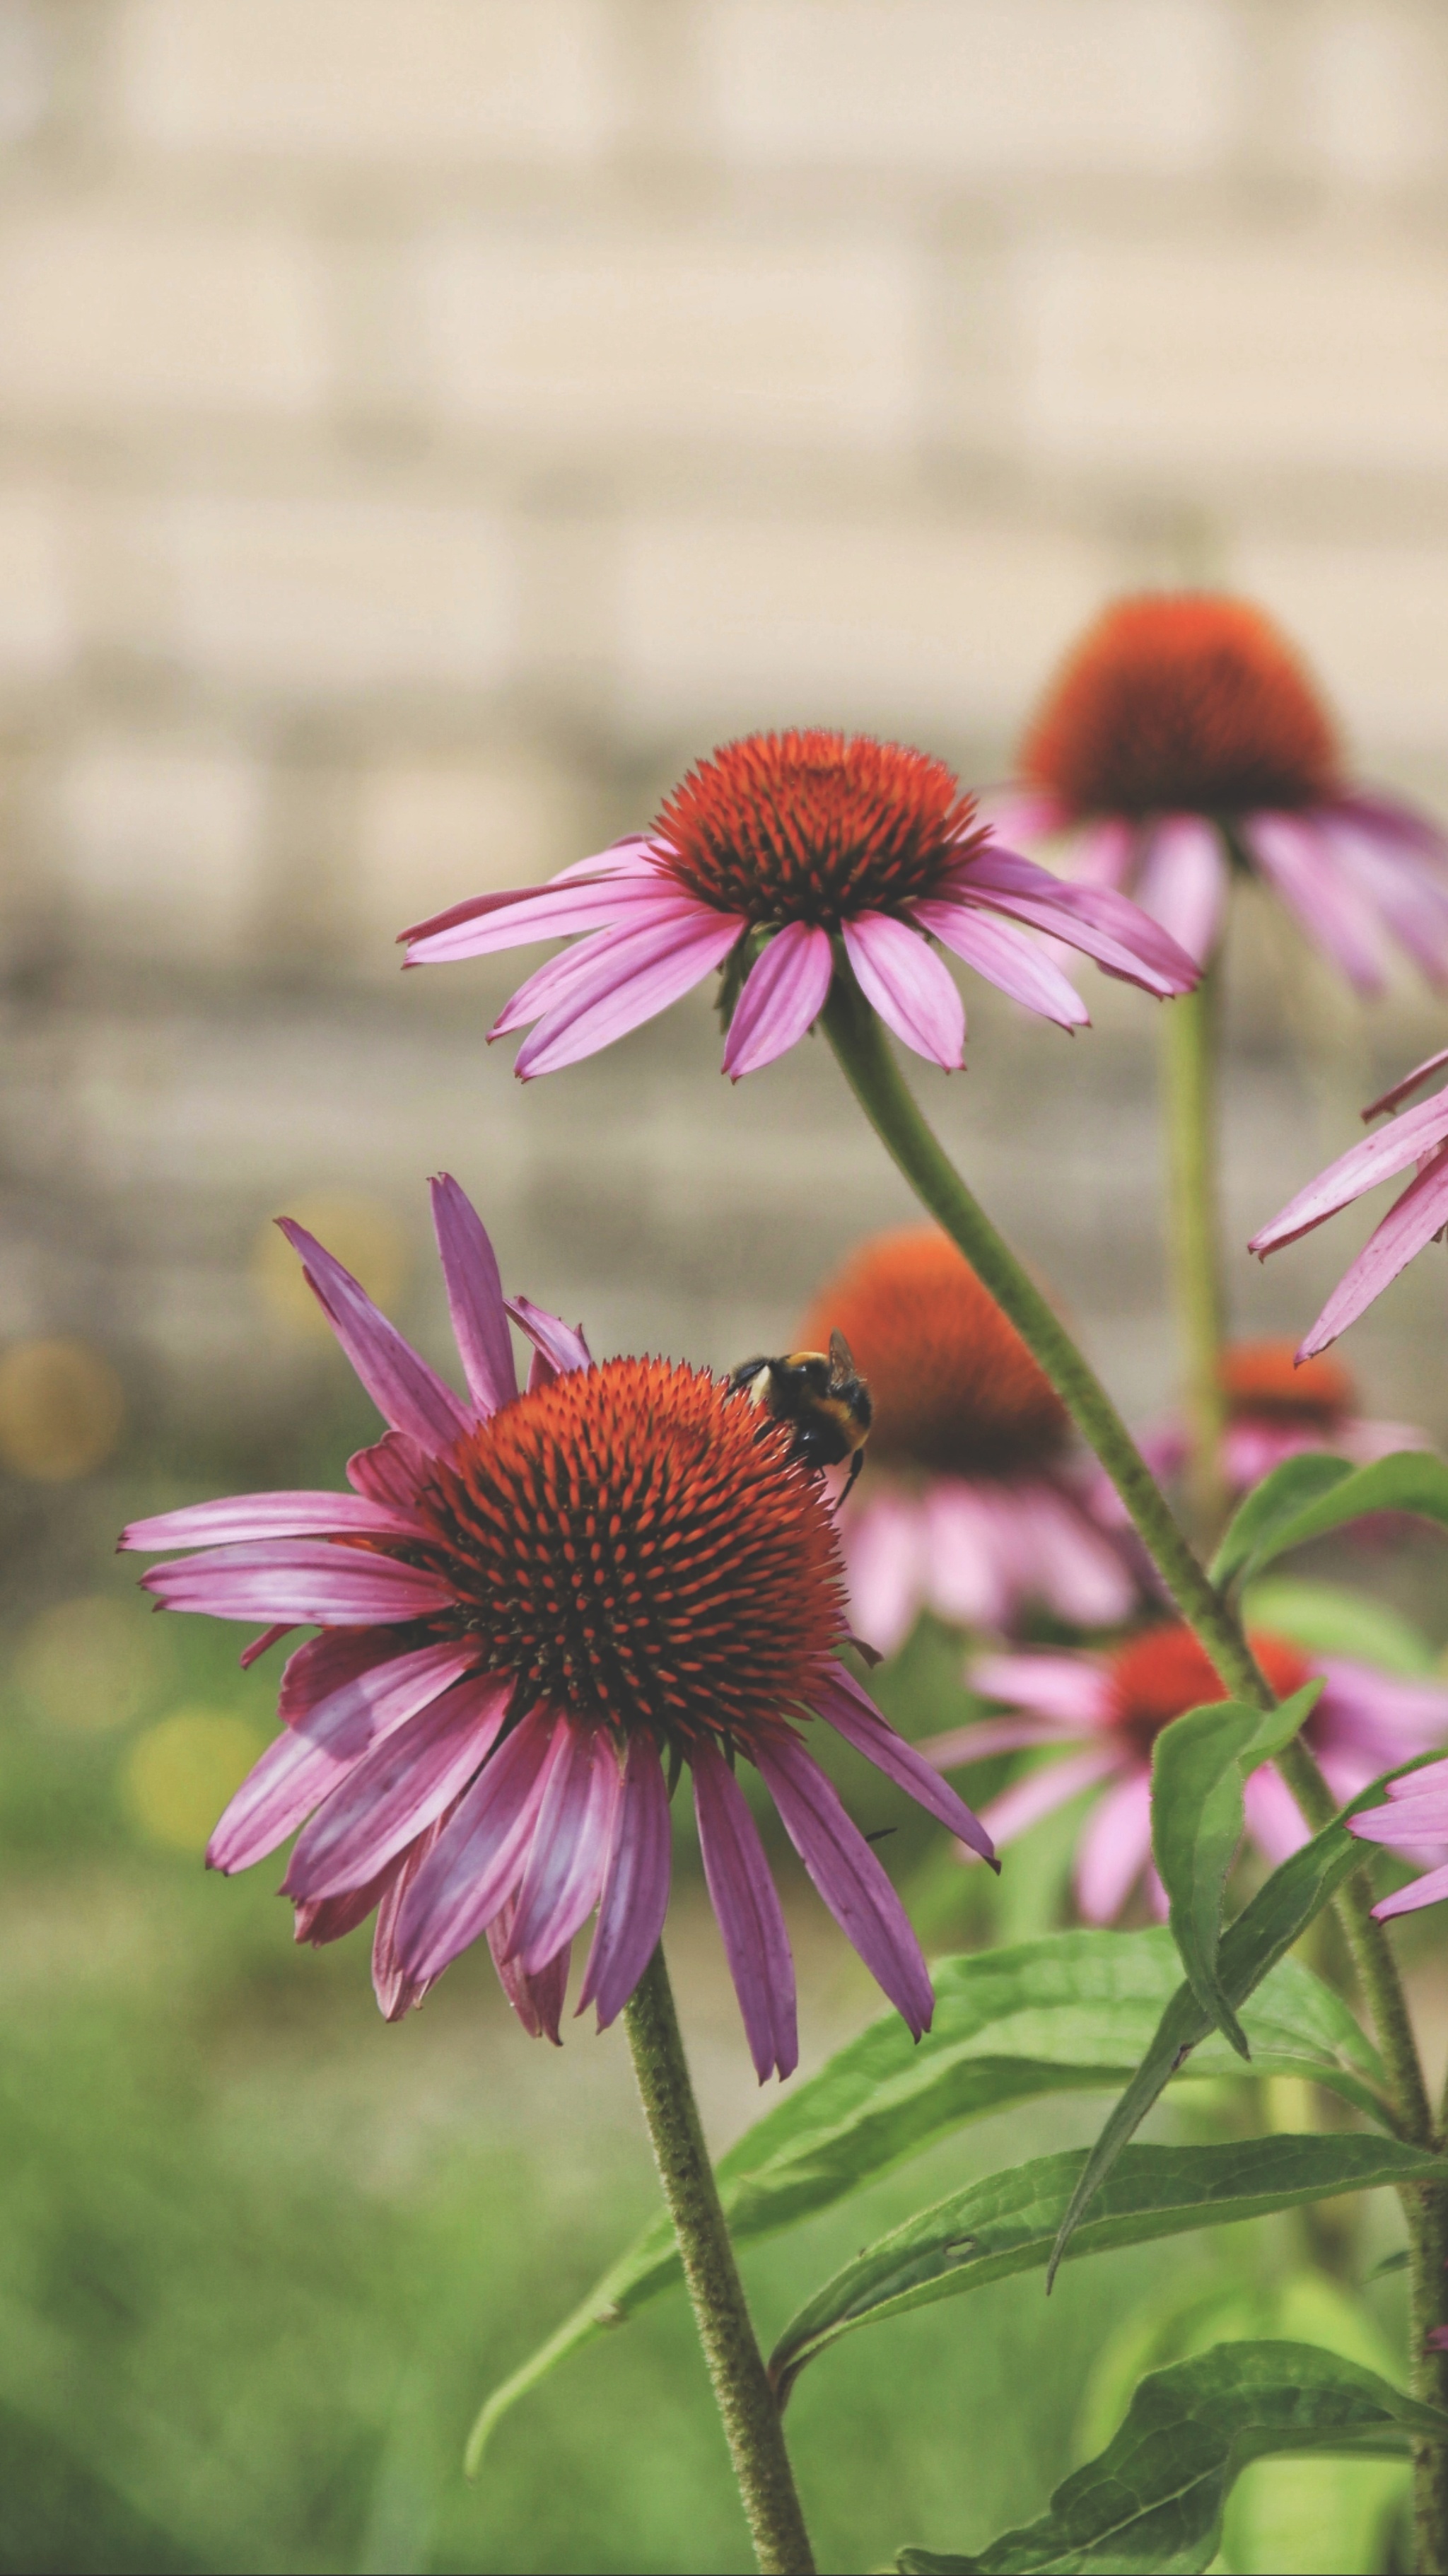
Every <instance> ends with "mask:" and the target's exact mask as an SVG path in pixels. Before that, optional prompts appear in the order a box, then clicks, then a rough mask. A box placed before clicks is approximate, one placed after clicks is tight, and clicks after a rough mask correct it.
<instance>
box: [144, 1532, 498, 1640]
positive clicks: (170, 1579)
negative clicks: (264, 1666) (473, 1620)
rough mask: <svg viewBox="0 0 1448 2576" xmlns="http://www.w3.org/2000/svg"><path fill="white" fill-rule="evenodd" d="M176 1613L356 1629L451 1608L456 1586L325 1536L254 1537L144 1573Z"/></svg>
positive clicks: (151, 1587) (147, 1586)
mask: <svg viewBox="0 0 1448 2576" xmlns="http://www.w3.org/2000/svg"><path fill="white" fill-rule="evenodd" d="M141 1588H142V1590H143V1591H145V1592H153V1593H154V1594H155V1596H156V1599H157V1600H158V1601H160V1602H162V1603H163V1604H164V1606H165V1607H166V1608H167V1609H168V1610H208V1611H209V1612H210V1613H211V1615H212V1617H213V1618H215V1619H285V1620H289V1621H291V1622H292V1623H293V1624H298V1623H300V1622H302V1621H307V1622H309V1623H310V1624H312V1625H314V1626H316V1627H319V1628H354V1627H360V1626H363V1625H365V1624H370V1623H374V1622H375V1623H378V1624H382V1623H386V1624H396V1623H400V1622H402V1621H404V1620H407V1619H420V1618H422V1617H423V1616H424V1615H425V1613H426V1612H427V1611H429V1610H450V1609H451V1608H452V1607H453V1605H454V1602H455V1599H456V1595H455V1594H454V1592H453V1590H452V1587H451V1585H450V1584H447V1583H444V1582H443V1581H442V1578H441V1577H440V1576H439V1575H436V1574H423V1573H421V1572H420V1571H419V1570H418V1568H417V1567H416V1566H411V1565H402V1564H400V1563H399V1562H398V1560H397V1558H396V1557H391V1556H373V1555H372V1554H371V1553H370V1552H369V1551H368V1550H367V1549H365V1548H358V1547H334V1546H330V1545H329V1544H328V1542H327V1541H326V1540H325V1539H301V1538H298V1539H252V1540H248V1541H246V1542H245V1543H244V1544H242V1545H241V1546H239V1547H217V1548H212V1549H211V1550H210V1552H209V1553H208V1554H207V1555H205V1556H173V1557H172V1558H171V1560H170V1562H169V1563H168V1564H166V1565H153V1566H150V1567H148V1569H147V1571H146V1572H145V1573H144V1574H143V1575H142V1577H141Z"/></svg>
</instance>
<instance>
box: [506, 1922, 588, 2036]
mask: <svg viewBox="0 0 1448 2576" xmlns="http://www.w3.org/2000/svg"><path fill="white" fill-rule="evenodd" d="M517 1911H518V1907H517V1900H516V1899H515V1898H514V1897H511V1896H510V1897H508V1898H507V1899H506V1900H505V1902H504V1904H503V1908H502V1911H501V1912H500V1913H498V1914H495V1915H494V1916H493V1919H492V1922H491V1923H490V1924H489V1925H488V1948H489V1949H490V1950H491V1951H492V1954H493V1965H494V1967H495V1968H496V1969H497V1971H498V1983H499V1985H500V1986H501V1987H502V1989H503V1992H504V1994H505V1995H506V1996H507V1998H508V2001H509V2003H510V2004H511V2005H512V2007H513V2010H514V2012H515V2013H516V2014H517V2016H518V2019H519V2021H520V2022H521V2023H522V2025H523V2028H524V2029H525V2030H526V2032H527V2034H528V2037H529V2038H530V2039H551V2040H552V2042H553V2045H554V2047H555V2048H561V2047H562V2045H563V2034H562V2032H561V2031H560V2029H559V2027H558V2025H559V2023H560V2022H561V2021H562V2018H563V2006H564V2002H565V1999H566V1997H567V1994H568V1970H569V1965H570V1962H571V1960H572V1957H573V1943H572V1941H571V1940H570V1941H565V1942H564V1944H563V1947H562V1949H561V1950H560V1951H559V1952H558V1953H557V1955H556V1956H555V1957H554V1958H552V1959H550V1960H549V1961H548V1964H547V1966H546V1967H543V1968H540V1969H539V1971H538V1974H537V1975H536V1976H535V1977H530V1976H529V1974H528V1972H527V1970H526V1968H525V1967H524V1966H523V1964H522V1961H521V1960H519V1959H515V1958H514V1957H513V1955H512V1948H511V1943H512V1937H513V1922H514V1918H515V1916H516V1914H517Z"/></svg>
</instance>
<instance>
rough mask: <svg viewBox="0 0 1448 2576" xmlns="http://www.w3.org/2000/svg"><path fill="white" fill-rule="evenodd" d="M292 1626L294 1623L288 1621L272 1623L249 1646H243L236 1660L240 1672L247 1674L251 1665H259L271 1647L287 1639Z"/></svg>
mask: <svg viewBox="0 0 1448 2576" xmlns="http://www.w3.org/2000/svg"><path fill="white" fill-rule="evenodd" d="M293 1625H294V1622H293V1621H292V1620H290V1619H288V1620H285V1621H277V1622H274V1623H273V1625H272V1626H271V1627H270V1628H263V1630H262V1632H261V1635H260V1636H259V1637H253V1638H252V1641H251V1643H250V1645H249V1646H243V1647H242V1650H241V1652H240V1654H239V1655H238V1656H237V1659H236V1660H237V1662H238V1664H239V1665H240V1667H241V1669H242V1671H243V1672H244V1673H249V1672H250V1670H251V1668H252V1665H253V1664H256V1663H260V1661H261V1658H262V1656H263V1655H266V1654H270V1652H271V1649H272V1647H273V1646H275V1645H277V1644H279V1643H280V1641H281V1639H282V1638H283V1637H289V1636H290V1635H291V1633H292V1628H293Z"/></svg>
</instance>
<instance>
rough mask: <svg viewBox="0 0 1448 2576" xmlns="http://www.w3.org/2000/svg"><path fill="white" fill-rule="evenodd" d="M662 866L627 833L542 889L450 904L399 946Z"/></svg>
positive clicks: (644, 842) (401, 936) (638, 836)
mask: <svg viewBox="0 0 1448 2576" xmlns="http://www.w3.org/2000/svg"><path fill="white" fill-rule="evenodd" d="M660 865H661V861H660V859H659V858H658V857H657V856H655V854H654V851H653V848H652V845H651V843H650V842H649V840H648V838H647V836H646V835H645V834H644V833H642V832H626V833H625V835H624V837H623V839H622V840H621V841H614V842H613V843H612V844H611V845H610V847H609V848H608V849H606V850H596V851H595V852H594V854H593V856H592V858H588V859H575V860H574V861H573V863H572V865H571V866H570V867H566V868H560V869H559V870H558V872H557V874H556V875H555V876H552V877H550V878H549V879H548V882H547V884H546V885H543V886H507V887H504V888H503V889H502V891H501V892H499V893H496V894H474V895H469V896H468V897H467V898H466V899H465V901H463V902H462V903H453V904H449V905H448V907H447V910H446V911H445V912H434V913H431V914H430V915H429V917H428V919H427V920H426V921H415V922H413V924H412V926H411V928H410V929H408V930H400V931H399V932H398V934H397V937H398V943H399V945H400V944H401V943H402V941H403V940H407V939H427V938H430V937H431V936H432V934H433V932H434V931H438V930H449V929H451V927H452V925H453V923H454V922H455V921H479V920H481V919H482V917H483V915H484V914H485V913H489V912H503V911H506V909H507V908H508V906H509V905H510V904H517V903H532V902H533V901H534V899H535V897H537V896H538V895H540V894H546V893H548V892H549V891H550V889H551V888H552V887H554V886H561V885H568V884H570V883H577V882H578V880H579V879H580V878H586V879H587V880H588V882H589V883H590V884H605V883H610V882H612V881H614V880H615V879H617V878H619V877H630V876H655V875H657V874H658V871H659V867H660Z"/></svg>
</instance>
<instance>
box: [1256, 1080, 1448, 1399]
mask: <svg viewBox="0 0 1448 2576" xmlns="http://www.w3.org/2000/svg"><path fill="white" fill-rule="evenodd" d="M1445 1065H1448V1047H1440V1048H1439V1050H1438V1053H1437V1054H1436V1055H1430V1056H1427V1057H1425V1059H1424V1061H1423V1062H1422V1064H1419V1065H1415V1066H1414V1068H1413V1071H1412V1072H1411V1073H1408V1074H1405V1075H1404V1076H1403V1079H1402V1081H1401V1082H1395V1083H1394V1085H1393V1087H1392V1090H1391V1091H1385V1092H1384V1093H1383V1096H1382V1098H1381V1099H1380V1100H1373V1101H1370V1102H1369V1103H1368V1106H1367V1108H1366V1109H1365V1110H1364V1111H1363V1116H1364V1118H1376V1117H1378V1116H1379V1115H1380V1114H1381V1113H1382V1111H1384V1110H1385V1109H1396V1108H1397V1107H1398V1106H1399V1104H1400V1102H1402V1101H1404V1100H1406V1099H1407V1098H1408V1096H1409V1094H1410V1093H1411V1092H1414V1091H1416V1090H1417V1089H1418V1086H1419V1084H1420V1083H1424V1082H1426V1081H1428V1079H1429V1077H1430V1076H1431V1075H1432V1074H1435V1073H1441V1072H1442V1070H1443V1068H1444V1066H1445ZM1410 1164H1416V1165H1417V1172H1416V1175H1415V1177H1414V1179H1413V1180H1411V1181H1410V1182H1409V1184H1408V1187H1407V1188H1406V1189H1405V1190H1404V1192H1403V1195H1402V1197H1401V1198H1400V1199H1395V1200H1394V1202H1393V1205H1392V1206H1391V1207H1390V1208H1389V1210H1388V1213H1387V1215H1386V1216H1385V1217H1384V1218H1383V1221H1382V1223H1381V1225H1379V1226H1378V1227H1377V1229H1376V1231H1375V1232H1374V1233H1373V1234H1372V1235H1370V1236H1369V1238H1368V1241H1367V1243H1366V1244H1365V1246H1364V1247H1363V1250H1362V1251H1361V1252H1360V1253H1359V1254H1358V1257H1357V1259H1356V1261H1355V1262H1353V1264H1352V1266H1351V1268H1350V1269H1348V1270H1346V1271H1344V1273H1343V1275H1342V1277H1341V1279H1340V1280H1339V1281H1338V1283H1337V1286H1336V1287H1335V1288H1334V1290H1333V1292H1332V1295H1331V1296H1330V1297H1329V1299H1328V1301H1327V1304H1326V1305H1325V1306H1324V1307H1323V1310H1322V1313H1321V1314H1320V1315H1319V1316H1318V1319H1317V1321H1316V1323H1315V1324H1314V1325H1313V1327H1312V1330H1311V1332H1310V1333H1309V1334H1308V1335H1307V1338H1306V1340H1305V1341H1304V1342H1303V1343H1302V1346H1301V1348H1300V1350H1299V1351H1298V1354H1297V1356H1298V1358H1299V1359H1300V1360H1308V1359H1311V1358H1312V1356H1313V1354H1314V1352H1317V1351H1322V1350H1326V1348H1327V1345H1328V1343H1329V1342H1335V1341H1336V1339H1337V1337H1338V1334H1339V1333H1343V1332H1346V1330H1347V1327H1348V1325H1349V1324H1354V1323H1356V1321H1357V1319H1358V1317H1359V1315H1361V1314H1362V1313H1363V1311H1364V1309H1365V1308H1366V1307H1368V1306H1370V1305H1371V1304H1372V1302H1373V1299H1374V1298H1375V1297H1380V1296H1381V1295H1382V1293H1383V1290H1384V1289H1385V1288H1386V1287H1387V1286H1388V1285H1389V1283H1390V1281H1392V1280H1394V1279H1396V1278H1397V1275H1398V1273H1399V1271H1400V1270H1406V1268H1407V1266H1408V1263H1409V1262H1410V1261H1411V1260H1412V1258H1413V1255H1414V1254H1415V1253H1417V1252H1421V1251H1422V1249H1423V1247H1424V1245H1425V1244H1427V1243H1431V1242H1432V1240H1433V1237H1434V1236H1435V1235H1436V1234H1441V1233H1442V1231H1443V1228H1444V1226H1445V1225H1448V1090H1443V1091H1439V1092H1435V1094H1434V1096H1433V1098H1432V1099H1431V1100H1420V1101H1419V1103H1418V1106H1417V1108H1416V1109H1407V1110H1405V1111H1404V1112H1403V1115H1402V1117H1401V1118H1395V1119H1394V1121H1393V1124H1392V1125H1391V1127H1384V1128H1381V1129H1380V1130H1379V1132H1378V1134H1377V1135H1376V1136H1369V1137H1366V1138H1365V1139H1364V1141H1363V1143H1362V1144H1361V1145H1351V1146H1349V1148H1348V1150H1347V1152H1346V1153H1345V1154H1340V1155H1339V1156H1338V1159H1337V1161H1336V1162H1335V1163H1330V1164H1329V1165H1328V1167H1327V1170H1326V1171H1325V1172H1319V1173H1318V1176H1317V1178H1316V1180H1315V1181H1309V1182H1308V1184H1307V1187H1306V1189H1305V1190H1299V1191H1298V1193H1297V1196H1296V1198H1295V1199H1289V1201H1288V1203H1287V1205H1286V1207H1285V1208H1283V1210H1282V1212H1281V1214H1280V1215H1279V1216H1275V1217H1274V1218H1273V1219H1272V1222H1271V1224H1270V1225H1264V1226H1263V1228H1262V1230H1261V1232H1260V1234H1254V1235H1253V1237H1252V1240H1251V1242H1250V1243H1249V1244H1248V1246H1247V1249H1248V1251H1249V1252H1255V1253H1256V1254H1257V1255H1258V1257H1259V1259H1260V1260H1263V1261H1265V1260H1266V1258H1267V1255H1268V1253H1269V1252H1280V1251H1281V1250H1282V1248H1283V1246H1284V1244H1288V1243H1296V1242H1297V1241H1298V1239H1299V1238H1300V1237H1301V1236H1302V1235H1304V1234H1311V1232H1312V1230H1313V1228H1314V1226H1319V1225H1321V1224H1322V1223H1323V1222H1324V1220H1325V1219H1326V1218H1327V1217H1330V1216H1336V1215H1337V1214H1338V1211H1339V1210H1340V1209H1341V1208H1345V1207H1350V1206H1351V1204H1352V1202H1353V1200H1354V1199H1360V1198H1362V1197H1363V1195H1364V1193H1365V1192H1366V1191H1368V1190H1371V1189H1376V1187H1377V1185H1378V1183H1379V1182H1380V1181H1390V1180H1393V1179H1395V1178H1396V1177H1397V1175H1398V1174H1399V1173H1400V1172H1406V1171H1407V1169H1408V1167H1409V1165H1410Z"/></svg>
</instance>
